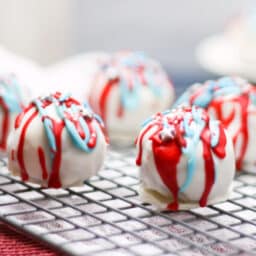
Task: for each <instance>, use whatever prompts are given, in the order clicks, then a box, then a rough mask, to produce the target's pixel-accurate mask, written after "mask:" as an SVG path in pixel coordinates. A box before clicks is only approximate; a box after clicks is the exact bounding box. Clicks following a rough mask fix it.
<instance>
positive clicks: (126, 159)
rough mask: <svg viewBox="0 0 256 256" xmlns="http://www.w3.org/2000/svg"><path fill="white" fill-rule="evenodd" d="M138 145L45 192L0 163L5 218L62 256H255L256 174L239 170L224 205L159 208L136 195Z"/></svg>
mask: <svg viewBox="0 0 256 256" xmlns="http://www.w3.org/2000/svg"><path fill="white" fill-rule="evenodd" d="M134 158H135V152H134V150H133V149H125V150H116V149H113V148H112V149H110V150H109V152H108V157H107V161H106V164H105V167H104V169H103V170H102V171H101V172H100V173H99V175H98V176H96V177H93V178H92V179H90V180H89V181H88V182H86V183H85V184H84V186H82V187H74V188H70V189H59V190H54V189H42V188H40V187H39V186H37V185H34V184H30V183H23V182H22V181H21V180H20V179H19V178H16V177H12V176H9V173H8V170H7V167H6V159H1V160H0V220H1V221H3V222H5V223H7V224H8V225H10V226H12V227H14V228H15V229H16V230H17V231H19V232H22V233H25V234H26V235H28V236H31V237H33V238H34V239H38V240H40V241H41V242H44V243H47V244H48V245H49V246H51V247H53V248H54V249H55V250H57V251H59V252H60V253H61V254H63V255H93V256H107V255H111V256H115V255H165V256H167V255H182V256H200V255H256V176H252V175H250V174H245V173H244V174H240V175H239V176H237V177H236V179H235V181H234V192H233V193H232V195H231V197H230V199H229V200H228V201H226V202H224V203H219V204H215V205H213V206H209V207H205V208H197V209H193V210H191V211H180V212H162V213H159V212H157V211H155V210H154V208H153V206H151V205H149V204H143V203H142V202H141V201H140V200H139V199H138V195H137V192H136V191H137V188H138V185H139V180H138V169H137V167H136V166H135V165H134Z"/></svg>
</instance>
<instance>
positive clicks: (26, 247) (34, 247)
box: [0, 223, 59, 256]
mask: <svg viewBox="0 0 256 256" xmlns="http://www.w3.org/2000/svg"><path fill="white" fill-rule="evenodd" d="M0 255H1V256H25V255H26V256H27V255H37V256H57V255H59V254H57V253H55V252H53V251H52V250H50V249H48V248H46V247H45V246H43V245H41V244H40V243H37V242H35V241H33V240H31V239H29V238H28V237H26V236H23V235H21V234H19V233H17V232H15V231H13V230H12V229H10V228H9V227H7V226H6V225H4V224H2V223H0Z"/></svg>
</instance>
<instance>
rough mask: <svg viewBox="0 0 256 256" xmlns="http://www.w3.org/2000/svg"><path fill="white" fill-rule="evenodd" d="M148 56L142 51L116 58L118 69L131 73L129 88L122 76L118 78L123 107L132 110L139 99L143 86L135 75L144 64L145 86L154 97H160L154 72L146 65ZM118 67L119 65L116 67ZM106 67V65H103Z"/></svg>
mask: <svg viewBox="0 0 256 256" xmlns="http://www.w3.org/2000/svg"><path fill="white" fill-rule="evenodd" d="M147 61H148V58H147V57H146V55H145V54H144V53H143V52H131V53H129V54H127V55H124V56H121V57H119V59H118V60H117V63H118V64H117V65H118V66H120V69H121V70H122V68H123V67H124V68H126V69H128V71H129V72H130V73H131V74H132V78H131V79H132V81H131V82H132V84H133V87H132V88H130V87H129V84H128V82H127V81H126V79H125V78H124V77H122V76H123V75H122V72H121V78H120V96H121V104H122V106H123V107H124V108H125V109H128V110H134V109H136V108H137V107H138V105H139V103H140V99H141V88H142V87H143V86H144V85H142V84H141V82H140V80H139V77H138V75H137V70H136V69H138V68H140V67H142V66H144V67H145V69H144V71H143V72H144V77H145V80H146V83H147V86H148V87H149V88H150V90H151V92H152V93H153V94H154V95H155V96H156V97H159V98H160V97H161V96H162V94H163V91H162V88H161V86H159V85H158V84H155V78H154V77H155V74H154V71H153V70H152V68H151V67H148V65H147ZM117 68H119V67H117ZM103 69H106V66H104V67H103Z"/></svg>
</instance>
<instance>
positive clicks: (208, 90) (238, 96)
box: [175, 77, 256, 173]
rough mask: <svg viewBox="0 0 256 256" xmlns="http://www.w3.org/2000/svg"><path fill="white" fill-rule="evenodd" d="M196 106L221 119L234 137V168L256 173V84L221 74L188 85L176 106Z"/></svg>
mask: <svg viewBox="0 0 256 256" xmlns="http://www.w3.org/2000/svg"><path fill="white" fill-rule="evenodd" d="M178 105H183V106H184V105H185V106H192V105H195V106H198V107H201V108H204V109H206V110H207V112H208V113H209V114H210V115H211V116H212V117H214V118H215V119H218V120H220V121H221V122H222V124H223V126H224V127H225V128H226V129H227V130H228V131H229V133H230V135H231V136H232V139H233V144H234V147H235V155H236V168H237V170H245V171H248V172H252V173H256V154H255V152H256V132H255V129H256V87H255V86H253V85H251V84H250V83H248V82H247V81H246V80H243V79H241V78H238V77H223V78H221V79H219V80H216V81H206V82H205V83H203V84H195V85H192V86H191V87H189V88H188V89H187V90H186V91H185V93H184V94H183V95H182V96H181V97H180V98H179V99H178V100H177V102H176V103H175V106H178Z"/></svg>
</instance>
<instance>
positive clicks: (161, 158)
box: [136, 107, 235, 211]
mask: <svg viewBox="0 0 256 256" xmlns="http://www.w3.org/2000/svg"><path fill="white" fill-rule="evenodd" d="M137 149H138V156H137V161H136V163H137V165H139V166H140V178H141V187H140V190H139V192H140V197H141V199H142V200H143V201H145V202H148V203H152V204H153V205H155V206H156V207H158V208H159V209H160V210H165V209H167V210H173V211H176V210H183V209H190V208H194V207H198V206H201V207H204V206H206V205H209V204H214V203H218V202H220V201H223V200H226V199H227V198H228V196H229V193H230V191H231V183H232V180H233V177H234V173H235V158H234V152H233V145H232V140H231V138H230V137H229V136H228V134H227V132H226V131H225V130H224V128H223V126H222V124H221V123H220V122H219V121H216V120H211V119H210V118H209V116H208V114H207V112H205V111H204V110H203V109H200V108H196V107H192V108H185V107H184V108H178V109H174V110H172V111H166V112H163V113H158V114H156V115H155V116H153V117H152V118H150V119H148V120H147V121H146V122H145V124H144V126H143V129H142V130H141V132H140V134H139V137H138V139H137Z"/></svg>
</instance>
